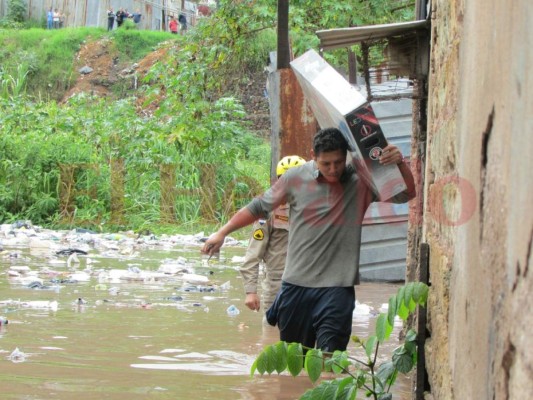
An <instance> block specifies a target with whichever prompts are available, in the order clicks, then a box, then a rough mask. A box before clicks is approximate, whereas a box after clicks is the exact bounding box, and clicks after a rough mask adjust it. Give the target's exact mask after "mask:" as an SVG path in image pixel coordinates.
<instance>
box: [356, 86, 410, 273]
mask: <svg viewBox="0 0 533 400" xmlns="http://www.w3.org/2000/svg"><path fill="white" fill-rule="evenodd" d="M372 93H373V94H374V95H375V96H379V95H380V94H381V95H393V94H396V95H398V94H400V93H406V94H411V93H412V87H411V84H410V82H409V81H407V80H405V81H391V82H385V83H384V84H381V85H372ZM372 108H373V109H374V112H375V114H376V117H377V118H378V120H379V124H380V126H381V129H382V130H383V133H384V134H385V137H386V138H387V140H388V141H389V142H390V143H392V144H394V145H396V146H398V147H399V148H400V150H401V152H402V154H403V155H404V156H405V157H409V156H410V154H411V133H412V118H413V116H412V113H413V105H412V100H411V99H401V100H394V101H375V102H373V103H372ZM408 213H409V207H408V205H407V204H391V203H373V204H372V205H371V206H370V208H369V209H368V211H367V213H366V215H365V222H364V226H363V232H362V242H361V256H360V272H361V279H362V280H378V281H403V280H405V267H406V256H407V221H408Z"/></svg>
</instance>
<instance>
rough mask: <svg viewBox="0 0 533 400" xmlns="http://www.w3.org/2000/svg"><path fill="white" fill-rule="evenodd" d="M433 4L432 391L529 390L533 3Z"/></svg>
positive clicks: (498, 394) (429, 170)
mask: <svg viewBox="0 0 533 400" xmlns="http://www.w3.org/2000/svg"><path fill="white" fill-rule="evenodd" d="M432 7H433V21H432V32H431V45H432V48H431V67H430V78H429V101H428V137H427V155H426V156H427V157H426V159H427V163H426V171H425V182H426V184H425V193H424V195H425V197H424V198H425V210H424V220H423V236H424V237H423V240H424V241H426V242H427V243H429V245H430V251H431V255H430V279H431V284H432V286H431V291H430V299H429V304H428V318H429V328H430V331H431V339H430V340H429V341H428V342H427V344H426V351H427V354H426V356H427V369H428V373H429V379H430V383H431V386H432V391H431V392H432V393H431V395H432V397H433V398H435V399H439V400H441V399H458V400H463V399H517V398H528V397H529V396H531V393H533V352H532V351H531V350H530V349H531V337H530V334H529V333H528V332H529V329H528V327H529V326H531V324H532V323H533V309H532V308H531V306H530V303H531V302H530V299H531V293H532V289H533V276H532V275H533V274H532V272H531V268H530V267H531V266H532V257H533V250H532V247H533V185H532V184H533V178H532V174H533V161H532V160H533V140H531V135H532V134H533V118H532V115H533V100H532V99H533V97H532V96H533V81H532V80H531V78H530V77H529V76H530V75H531V74H530V72H529V71H530V70H531V68H532V66H533V64H532V61H533V57H532V55H533V50H532V49H533V46H532V45H533V29H532V28H531V25H532V24H531V22H532V18H533V3H532V2H531V1H529V0H516V1H513V2H502V1H499V0H471V1H468V2H465V1H461V0H437V1H435V2H433V6H432ZM528 73H529V75H528ZM428 397H429V396H428Z"/></svg>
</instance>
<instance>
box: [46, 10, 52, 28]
mask: <svg viewBox="0 0 533 400" xmlns="http://www.w3.org/2000/svg"><path fill="white" fill-rule="evenodd" d="M53 27H54V12H53V11H52V7H50V9H49V10H48V12H47V13H46V28H47V29H52V28H53Z"/></svg>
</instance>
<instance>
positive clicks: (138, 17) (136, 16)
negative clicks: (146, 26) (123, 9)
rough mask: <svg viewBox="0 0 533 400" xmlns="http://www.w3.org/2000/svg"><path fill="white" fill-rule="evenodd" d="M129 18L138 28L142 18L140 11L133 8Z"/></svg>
mask: <svg viewBox="0 0 533 400" xmlns="http://www.w3.org/2000/svg"><path fill="white" fill-rule="evenodd" d="M131 18H132V19H133V22H135V26H136V27H137V28H138V27H139V23H140V22H141V18H142V14H141V12H140V11H139V10H135V12H134V13H133V14H131Z"/></svg>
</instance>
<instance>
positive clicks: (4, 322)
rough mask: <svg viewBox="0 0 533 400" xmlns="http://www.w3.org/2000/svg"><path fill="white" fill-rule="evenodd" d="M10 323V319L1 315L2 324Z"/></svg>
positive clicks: (0, 324) (0, 321)
mask: <svg viewBox="0 0 533 400" xmlns="http://www.w3.org/2000/svg"><path fill="white" fill-rule="evenodd" d="M8 323H9V321H8V320H7V318H6V317H4V316H2V315H0V326H2V325H7V324H8Z"/></svg>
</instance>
